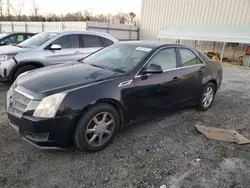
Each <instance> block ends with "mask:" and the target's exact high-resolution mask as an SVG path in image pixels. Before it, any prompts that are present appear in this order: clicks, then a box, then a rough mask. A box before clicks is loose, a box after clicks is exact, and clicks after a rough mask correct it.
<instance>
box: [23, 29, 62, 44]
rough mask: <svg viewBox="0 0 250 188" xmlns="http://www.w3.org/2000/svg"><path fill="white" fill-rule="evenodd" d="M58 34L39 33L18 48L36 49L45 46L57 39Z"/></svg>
mask: <svg viewBox="0 0 250 188" xmlns="http://www.w3.org/2000/svg"><path fill="white" fill-rule="evenodd" d="M57 35H58V33H54V32H43V33H39V34H37V35H35V36H33V37H30V38H29V39H27V40H25V41H23V42H21V43H20V44H19V45H18V46H19V47H24V48H36V47H39V46H41V45H43V44H44V43H45V42H47V41H49V40H50V39H52V38H54V37H56V36H57Z"/></svg>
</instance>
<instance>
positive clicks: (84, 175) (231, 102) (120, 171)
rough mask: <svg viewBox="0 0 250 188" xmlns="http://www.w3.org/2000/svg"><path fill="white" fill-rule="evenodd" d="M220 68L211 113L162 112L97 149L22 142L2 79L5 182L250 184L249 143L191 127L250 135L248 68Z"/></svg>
mask: <svg viewBox="0 0 250 188" xmlns="http://www.w3.org/2000/svg"><path fill="white" fill-rule="evenodd" d="M223 70H224V79H223V83H222V85H221V88H220V90H219V91H218V93H217V96H216V99H215V101H214V104H213V106H212V108H211V109H210V110H209V111H207V112H199V111H197V110H195V109H194V108H188V109H183V110H181V111H178V112H175V113H172V114H169V113H166V112H161V113H159V114H157V115H156V116H154V117H153V118H151V119H149V120H148V121H145V122H142V123H138V124H136V125H133V126H130V127H128V128H126V129H125V130H124V131H123V132H121V133H120V134H119V135H118V136H117V137H116V139H115V140H114V141H113V142H112V144H111V145H110V146H109V147H107V148H106V149H105V150H103V151H101V152H98V153H94V154H89V153H81V152H80V151H79V150H77V149H76V148H74V147H72V148H70V149H68V150H65V151H51V150H50V151H44V150H39V149H36V148H34V147H33V146H31V145H29V144H28V143H26V142H25V141H23V140H22V139H21V138H20V136H19V135H18V134H17V133H16V132H15V131H14V130H13V129H12V128H11V127H10V126H9V125H8V122H7V118H6V114H5V111H4V98H5V92H6V89H7V86H6V85H0V114H1V115H0V187H1V188H5V187H6V188H9V187H17V188H29V187H30V188H34V187H50V188H56V187H58V188H59V187H60V188H64V187H71V188H73V187H77V188H78V187H97V188H101V187H107V188H112V187H114V188H123V187H129V188H130V187H131V188H132V187H137V188H144V187H158V188H160V187H162V188H164V187H170V188H179V187H185V188H189V187H197V188H200V187H209V188H213V187H220V188H224V187H227V188H236V187H237V188H240V187H244V188H245V187H249V185H250V178H249V177H250V145H237V144H234V143H228V142H221V141H215V140H208V139H206V137H205V136H203V135H202V134H199V133H198V132H197V131H196V129H195V128H194V125H195V124H196V123H200V124H202V125H205V126H213V127H223V128H233V129H237V130H238V132H240V133H241V134H243V135H244V136H246V137H247V138H249V139H250V71H248V70H245V69H239V68H236V67H233V66H224V67H223ZM185 151H186V152H188V153H189V154H190V155H188V156H186V155H184V152H185ZM198 158H199V159H201V160H200V161H198V162H197V161H196V159H198Z"/></svg>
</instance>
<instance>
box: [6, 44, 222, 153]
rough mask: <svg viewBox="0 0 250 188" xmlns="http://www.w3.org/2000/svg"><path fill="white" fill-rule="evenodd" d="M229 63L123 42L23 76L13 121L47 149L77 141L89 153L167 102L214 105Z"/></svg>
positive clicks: (12, 92)
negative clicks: (226, 65)
mask: <svg viewBox="0 0 250 188" xmlns="http://www.w3.org/2000/svg"><path fill="white" fill-rule="evenodd" d="M221 81H222V67H221V64H220V63H219V62H216V61H211V60H210V59H209V58H208V57H207V56H206V55H204V54H203V53H202V52H200V51H198V50H196V49H193V48H189V47H187V46H183V45H178V44H162V43H158V42H157V43H152V42H140V41H138V42H121V43H116V44H113V45H111V46H108V47H106V48H104V49H102V50H99V51H97V52H96V53H94V54H92V55H90V56H88V57H86V58H85V59H83V60H82V61H80V62H79V61H78V62H74V63H73V62H71V63H66V64H64V65H57V66H52V67H47V68H42V69H40V70H34V71H28V72H26V73H23V74H22V75H20V76H19V77H18V78H17V80H16V81H15V82H14V83H13V85H12V86H11V88H10V89H9V91H8V93H7V99H6V101H7V103H6V107H7V113H8V119H9V122H10V125H11V126H12V127H13V128H15V130H17V131H18V133H19V134H21V136H22V138H24V139H25V140H26V141H28V142H30V143H31V144H33V145H36V146H38V147H40V148H55V147H59V148H65V147H67V146H68V145H69V144H70V143H71V141H72V140H73V141H74V143H76V145H77V146H78V147H79V148H80V149H81V150H85V151H89V152H94V151H99V150H101V149H103V148H104V147H106V146H107V145H108V144H109V143H110V142H111V141H112V139H113V138H114V137H115V135H116V134H117V132H118V130H119V129H120V128H121V127H123V125H126V124H128V123H130V122H134V121H136V120H138V118H140V117H143V116H148V115H149V114H150V113H151V112H153V111H155V110H159V109H162V108H168V109H173V108H176V107H183V106H187V105H196V106H197V107H198V108H199V109H201V110H207V109H209V108H210V107H211V105H212V102H213V100H214V96H215V94H216V92H217V90H218V89H219V87H220V85H221Z"/></svg>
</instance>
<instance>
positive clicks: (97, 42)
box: [82, 35, 103, 48]
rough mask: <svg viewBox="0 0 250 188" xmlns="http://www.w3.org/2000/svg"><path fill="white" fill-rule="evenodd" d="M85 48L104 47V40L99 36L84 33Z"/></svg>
mask: <svg viewBox="0 0 250 188" xmlns="http://www.w3.org/2000/svg"><path fill="white" fill-rule="evenodd" d="M82 40H83V46H84V48H95V47H102V46H103V45H102V41H101V38H100V37H99V36H95V35H82Z"/></svg>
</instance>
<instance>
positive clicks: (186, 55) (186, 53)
mask: <svg viewBox="0 0 250 188" xmlns="http://www.w3.org/2000/svg"><path fill="white" fill-rule="evenodd" d="M179 50H180V54H181V60H182V64H183V66H184V67H186V66H191V65H197V64H202V62H201V60H200V59H199V58H198V57H197V56H196V55H195V54H194V53H193V52H192V51H191V50H189V49H179Z"/></svg>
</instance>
